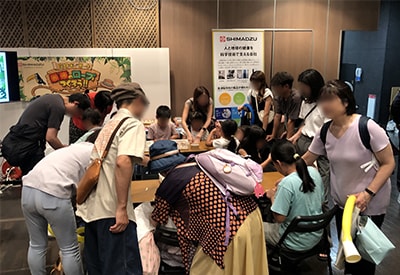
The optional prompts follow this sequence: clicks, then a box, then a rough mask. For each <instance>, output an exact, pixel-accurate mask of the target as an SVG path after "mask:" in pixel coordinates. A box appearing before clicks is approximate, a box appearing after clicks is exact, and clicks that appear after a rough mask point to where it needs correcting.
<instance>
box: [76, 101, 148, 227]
mask: <svg viewBox="0 0 400 275" xmlns="http://www.w3.org/2000/svg"><path fill="white" fill-rule="evenodd" d="M125 117H129V119H127V120H126V121H124V123H123V124H122V126H121V128H120V129H119V130H118V132H117V134H116V136H115V138H114V140H113V142H112V144H111V148H110V150H109V151H108V154H107V157H106V158H105V159H104V161H103V164H102V167H101V170H100V176H99V182H98V183H97V186H96V188H95V190H93V191H92V193H91V194H90V195H89V197H88V198H87V200H86V201H85V202H84V203H83V204H81V205H78V211H77V215H78V216H80V217H81V218H82V219H83V220H84V221H85V222H93V221H97V220H101V219H108V218H115V212H116V210H117V204H118V197H117V190H116V187H115V185H116V184H115V169H116V161H117V157H118V156H130V157H132V160H133V162H134V164H135V163H138V162H141V161H142V159H143V157H144V149H145V146H146V133H145V129H144V126H143V123H142V122H140V121H139V120H138V119H136V118H134V117H133V115H132V114H131V113H130V111H129V110H128V109H124V108H121V109H119V110H118V112H117V114H116V115H115V116H114V117H113V118H112V119H111V120H110V121H109V122H108V123H107V124H106V125H104V127H103V129H102V130H101V132H100V134H99V136H98V137H97V139H96V142H95V148H94V149H93V152H92V155H91V159H96V158H98V157H100V156H101V154H102V153H103V151H104V149H105V147H106V144H107V143H108V140H109V139H110V136H111V134H112V132H113V131H114V129H115V128H116V126H117V125H118V124H119V122H120V121H121V120H122V119H124V118H125ZM132 172H133V171H132ZM127 199H128V203H127V206H128V207H127V212H128V218H129V220H131V221H135V213H134V210H133V207H132V200H131V196H130V185H129V192H128V194H127Z"/></svg>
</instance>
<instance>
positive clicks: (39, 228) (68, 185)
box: [21, 132, 98, 275]
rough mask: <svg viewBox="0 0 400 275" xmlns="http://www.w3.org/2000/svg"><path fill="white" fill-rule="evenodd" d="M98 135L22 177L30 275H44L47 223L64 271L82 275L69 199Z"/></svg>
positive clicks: (56, 153)
mask: <svg viewBox="0 0 400 275" xmlns="http://www.w3.org/2000/svg"><path fill="white" fill-rule="evenodd" d="M97 134H98V132H97V133H94V134H92V136H90V137H89V139H88V141H90V142H81V143H79V144H73V145H71V146H69V147H65V148H62V149H59V150H56V151H54V152H52V153H50V154H49V155H48V156H46V157H45V158H44V159H42V160H41V161H40V162H39V163H38V164H37V165H36V166H35V167H34V168H33V169H32V170H31V171H30V172H29V174H28V175H26V176H24V177H23V178H22V182H23V187H22V200H21V203H22V211H23V213H24V216H25V222H26V226H27V228H28V232H29V240H30V242H29V249H28V264H29V269H30V271H31V273H32V274H33V275H45V274H46V252H47V241H48V235H47V224H50V226H51V228H52V229H53V231H54V234H55V236H56V240H57V244H58V246H59V248H60V251H61V256H62V262H63V268H64V272H65V274H67V275H83V268H82V262H81V257H80V252H79V246H78V240H77V237H76V222H75V214H74V209H73V207H72V204H71V196H72V193H74V192H72V191H73V189H75V188H76V184H77V183H78V182H79V180H80V178H81V177H82V176H83V174H84V172H85V169H86V167H87V166H88V165H89V161H90V153H91V152H92V149H93V142H94V141H95V139H96V137H97Z"/></svg>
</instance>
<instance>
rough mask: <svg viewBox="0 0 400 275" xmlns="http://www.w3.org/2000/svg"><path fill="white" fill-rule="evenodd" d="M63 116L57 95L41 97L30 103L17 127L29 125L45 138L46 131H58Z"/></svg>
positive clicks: (63, 106)
mask: <svg viewBox="0 0 400 275" xmlns="http://www.w3.org/2000/svg"><path fill="white" fill-rule="evenodd" d="M64 115H65V105H64V100H63V98H62V97H61V96H60V95H58V94H48V95H44V96H41V97H39V98H37V99H35V100H33V101H32V102H31V103H29V105H28V107H27V108H26V109H25V111H24V112H23V113H22V115H21V117H20V118H19V121H18V123H17V125H29V126H33V127H37V128H38V131H39V132H40V133H38V134H40V135H41V136H42V137H43V138H45V137H46V132H47V129H49V128H55V129H58V130H59V129H60V126H61V123H62V121H63V119H64Z"/></svg>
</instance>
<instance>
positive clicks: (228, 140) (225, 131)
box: [206, 119, 240, 153]
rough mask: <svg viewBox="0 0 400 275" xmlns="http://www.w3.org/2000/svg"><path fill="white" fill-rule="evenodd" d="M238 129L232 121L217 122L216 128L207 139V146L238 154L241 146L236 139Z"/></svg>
mask: <svg viewBox="0 0 400 275" xmlns="http://www.w3.org/2000/svg"><path fill="white" fill-rule="evenodd" d="M237 129H238V125H237V123H236V121H234V120H232V119H227V120H224V121H221V122H216V124H215V128H214V129H213V130H212V131H211V133H210V134H209V135H208V137H207V141H206V145H207V146H213V147H214V148H222V149H227V150H229V151H231V152H233V153H236V152H237V149H238V147H239V144H240V142H239V140H238V139H237V138H236V137H235V134H236V131H237ZM218 137H219V138H218Z"/></svg>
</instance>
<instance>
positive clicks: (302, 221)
mask: <svg viewBox="0 0 400 275" xmlns="http://www.w3.org/2000/svg"><path fill="white" fill-rule="evenodd" d="M338 208H339V207H338V206H337V205H336V206H335V207H333V208H332V209H330V210H329V211H328V212H326V213H323V214H321V215H317V216H297V217H296V218H295V219H294V220H293V221H292V222H291V223H290V224H289V226H288V228H287V229H286V231H285V232H284V233H283V235H282V237H281V238H280V240H279V242H278V244H277V245H276V246H274V247H271V248H270V249H268V265H269V268H270V270H272V271H278V272H284V274H288V272H295V274H298V272H296V269H297V266H298V265H299V263H300V262H301V261H303V260H305V259H307V258H310V257H312V256H315V255H317V254H319V253H321V251H326V254H327V256H328V259H327V260H328V268H329V274H330V275H332V274H333V273H332V259H331V256H330V243H329V240H328V230H327V228H328V226H329V224H330V222H331V220H332V218H333V217H334V215H335V214H336V212H337V211H338ZM319 230H323V235H322V238H321V241H320V242H319V243H318V244H317V245H315V246H314V247H313V248H311V249H310V250H306V251H295V250H291V249H288V248H287V247H286V246H285V245H284V241H285V238H286V237H287V236H288V235H289V234H290V233H293V232H299V233H310V232H316V231H319Z"/></svg>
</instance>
